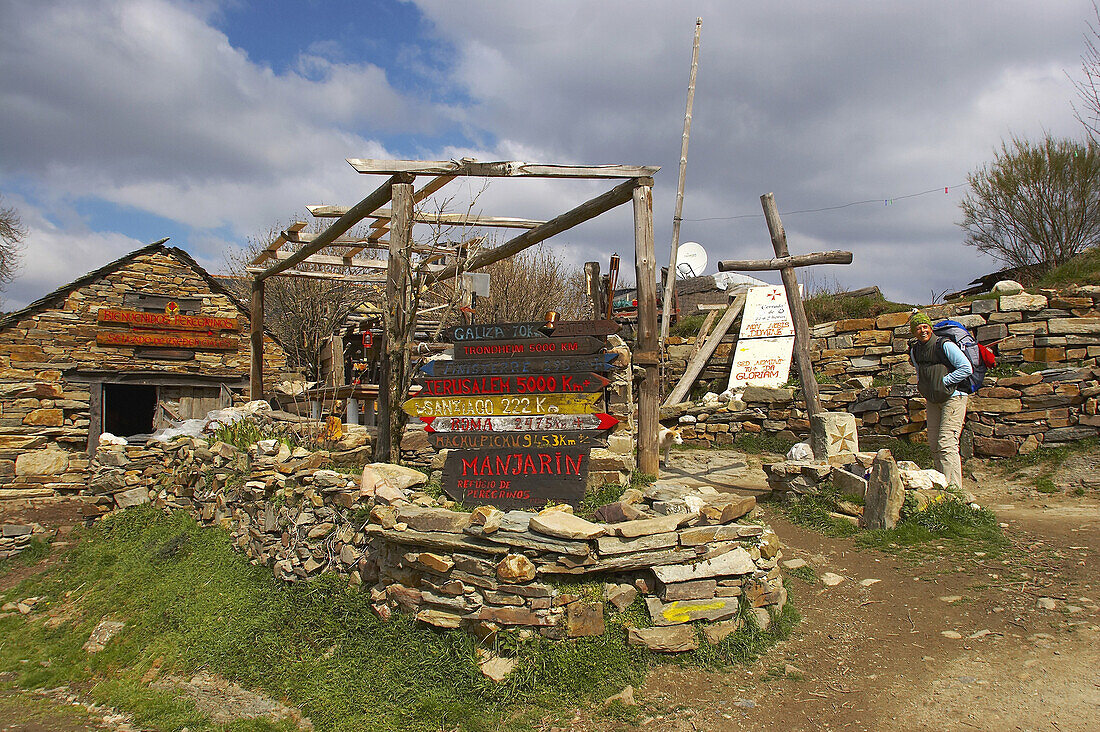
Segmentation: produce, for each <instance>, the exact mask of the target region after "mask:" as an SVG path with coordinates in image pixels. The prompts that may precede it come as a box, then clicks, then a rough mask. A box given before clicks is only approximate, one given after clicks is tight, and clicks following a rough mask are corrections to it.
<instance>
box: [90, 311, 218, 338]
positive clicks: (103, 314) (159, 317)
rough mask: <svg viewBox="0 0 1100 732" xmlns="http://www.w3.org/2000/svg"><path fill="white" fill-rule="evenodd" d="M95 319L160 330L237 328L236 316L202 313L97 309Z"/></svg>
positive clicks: (215, 330)
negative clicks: (215, 315) (176, 313)
mask: <svg viewBox="0 0 1100 732" xmlns="http://www.w3.org/2000/svg"><path fill="white" fill-rule="evenodd" d="M96 319H97V320H98V321H99V322H100V323H123V324H128V325H131V326H133V327H135V328H159V329H162V330H204V331H210V332H217V331H222V330H239V327H238V323H237V319H236V318H211V317H206V316H202V315H169V314H167V313H147V312H143V311H141V310H110V309H107V308H104V309H101V310H99V312H98V313H97V314H96Z"/></svg>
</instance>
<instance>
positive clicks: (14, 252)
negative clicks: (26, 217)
mask: <svg viewBox="0 0 1100 732" xmlns="http://www.w3.org/2000/svg"><path fill="white" fill-rule="evenodd" d="M26 238H27V227H26V226H24V225H23V219H22V218H20V216H19V212H18V211H16V210H15V208H14V207H12V206H5V205H4V197H3V195H0V290H3V289H5V288H6V287H7V286H8V285H9V284H10V283H11V281H12V280H13V279H14V278H15V274H16V272H18V271H19V264H20V262H21V261H22V258H23V240H24V239H26Z"/></svg>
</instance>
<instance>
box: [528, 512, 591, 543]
mask: <svg viewBox="0 0 1100 732" xmlns="http://www.w3.org/2000/svg"><path fill="white" fill-rule="evenodd" d="M529 527H530V530H531V531H537V532H538V533H540V534H544V535H546V536H552V537H553V538H555V539H571V540H577V539H580V540H582V541H583V540H587V539H595V538H596V537H598V536H603V535H604V534H606V533H607V531H606V530H605V529H604V528H603V527H602V526H599V525H597V524H594V523H592V522H591V521H586V520H584V519H582V518H581V517H580V516H574V515H573V514H571V513H565V512H564V511H550V512H548V513H544V514H540V515H538V516H535V517H533V518H532V519H531V522H530V524H529Z"/></svg>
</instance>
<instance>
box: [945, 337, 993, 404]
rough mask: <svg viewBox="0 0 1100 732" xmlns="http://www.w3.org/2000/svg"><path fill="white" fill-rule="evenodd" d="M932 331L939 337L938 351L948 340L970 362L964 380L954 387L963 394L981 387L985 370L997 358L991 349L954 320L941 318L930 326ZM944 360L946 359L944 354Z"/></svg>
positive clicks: (970, 392)
mask: <svg viewBox="0 0 1100 732" xmlns="http://www.w3.org/2000/svg"><path fill="white" fill-rule="evenodd" d="M932 333H933V334H934V335H935V336H937V337H938V338H940V341H939V345H940V352H941V353H942V352H943V340H949V341H951V342H952V343H954V344H955V345H956V346H958V347H959V350H960V351H962V352H963V355H964V356H966V360H967V361H969V362H970V368H971V369H972V370H971V373H970V376H968V377H967V378H966V379H965V380H964V381H961V382H959V383H958V384H956V385H955V388H956V389H958V390H959V391H961V392H963V393H964V394H973V393H975V392H976V391H978V389H981V388H982V382H983V381H985V372H986V371H987V370H989V369H990V368H992V367H993V366H995V365H997V358H996V356H994V355H993V351H991V350H989V349H988V348H986V347H985V346H983V345H982V344H981V343H978V341H977V340H976V339H975V338H974V336H972V335H971V334H970V331H969V330H967V329H966V326H965V325H963V324H962V323H959V322H958V321H955V320H941V321H940V322H938V323H936V324H935V325H933V326H932ZM944 360H945V361H946V360H947V356H946V354H945V355H944Z"/></svg>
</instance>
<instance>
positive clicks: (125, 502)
mask: <svg viewBox="0 0 1100 732" xmlns="http://www.w3.org/2000/svg"><path fill="white" fill-rule="evenodd" d="M115 502H116V503H118V507H119V508H129V507H130V506H140V505H141V504H143V503H149V490H148V489H147V488H145V487H144V486H139V487H137V488H131V489H130V490H128V491H122V492H121V493H116V494H115Z"/></svg>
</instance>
